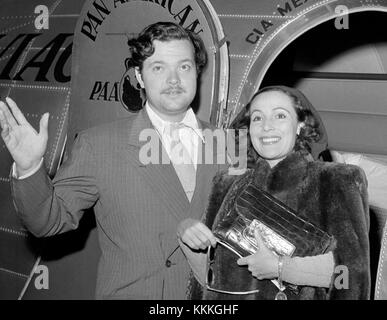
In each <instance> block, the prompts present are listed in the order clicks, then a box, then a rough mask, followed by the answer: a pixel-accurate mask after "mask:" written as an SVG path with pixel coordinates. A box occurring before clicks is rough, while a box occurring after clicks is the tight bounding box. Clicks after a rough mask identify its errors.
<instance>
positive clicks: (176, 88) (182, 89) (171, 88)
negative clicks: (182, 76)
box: [161, 86, 185, 94]
mask: <svg viewBox="0 0 387 320" xmlns="http://www.w3.org/2000/svg"><path fill="white" fill-rule="evenodd" d="M174 91H177V92H179V93H182V92H185V90H184V88H182V87H180V86H176V87H168V88H166V89H164V90H163V91H161V93H166V94H169V93H171V92H174Z"/></svg>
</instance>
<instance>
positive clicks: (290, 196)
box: [191, 151, 370, 300]
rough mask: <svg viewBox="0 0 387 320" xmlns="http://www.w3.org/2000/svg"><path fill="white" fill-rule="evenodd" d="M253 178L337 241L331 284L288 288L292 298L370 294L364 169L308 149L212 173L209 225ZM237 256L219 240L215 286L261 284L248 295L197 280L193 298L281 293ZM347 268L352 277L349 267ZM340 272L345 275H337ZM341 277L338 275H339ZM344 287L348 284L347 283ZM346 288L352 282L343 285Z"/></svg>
mask: <svg viewBox="0 0 387 320" xmlns="http://www.w3.org/2000/svg"><path fill="white" fill-rule="evenodd" d="M249 181H254V182H255V184H256V185H257V186H258V187H260V188H261V189H263V190H265V191H267V192H269V193H270V194H272V195H273V196H274V197H276V198H277V199H279V200H280V201H282V202H284V203H285V204H286V205H288V206H289V207H291V208H293V209H294V210H295V211H296V212H297V214H298V215H299V216H301V217H303V218H304V219H306V220H308V221H309V222H311V223H313V224H315V225H316V226H318V227H320V228H321V229H323V230H324V231H326V232H327V233H329V234H330V235H332V236H333V237H334V238H335V240H336V245H335V248H334V249H333V255H334V260H335V271H336V272H335V273H334V274H333V276H332V281H331V286H330V288H329V289H328V288H316V287H307V286H303V287H301V286H298V287H294V288H293V289H292V288H290V289H289V288H288V289H286V291H285V292H286V293H287V295H288V299H369V297H370V258H369V240H368V232H369V213H368V200H367V181H366V178H365V175H364V173H363V171H362V170H361V169H360V168H358V167H356V166H351V165H343V164H338V163H328V162H320V161H313V159H312V158H311V157H310V155H309V154H308V153H307V152H305V151H299V152H293V153H292V154H290V155H289V156H288V157H287V158H285V159H284V160H282V161H281V162H279V163H278V164H277V165H276V166H275V167H273V168H270V166H269V164H268V163H267V162H266V161H265V160H263V159H259V160H258V161H257V163H256V164H255V166H254V167H253V168H250V169H247V171H246V172H245V173H244V174H242V175H239V176H236V175H229V174H228V172H227V171H224V172H221V173H219V174H218V175H217V176H216V177H215V178H214V185H213V189H212V193H211V195H210V199H209V205H208V208H207V211H206V215H205V223H206V225H207V226H208V227H209V228H210V229H211V228H213V226H214V225H215V224H216V221H218V220H219V219H221V218H222V216H223V215H224V214H225V212H226V210H224V208H225V207H227V206H229V205H232V204H233V202H234V201H235V199H236V198H237V197H238V194H239V193H240V191H241V190H242V189H243V186H244V185H246V183H247V182H249ZM237 259H238V257H237V256H236V255H235V254H233V253H231V252H230V251H229V250H227V249H225V248H224V247H223V246H220V245H218V246H217V247H216V249H215V258H214V264H213V272H214V274H213V276H214V280H213V281H214V283H215V284H216V285H217V288H220V287H219V286H220V285H221V287H222V288H226V289H230V290H232V291H248V290H252V289H256V288H258V289H260V291H259V292H258V293H254V294H249V295H230V294H222V293H217V292H213V291H210V290H207V289H205V288H203V287H201V286H200V284H199V283H198V282H196V281H195V280H193V282H192V286H191V298H192V299H222V300H223V299H224V300H227V299H269V300H273V299H274V297H275V295H276V293H277V292H278V289H277V287H276V286H275V285H274V284H273V283H272V282H271V281H270V280H257V279H256V278H254V277H253V276H252V275H251V273H250V272H249V271H248V270H247V268H246V267H241V266H238V265H237V263H236V260H237ZM337 266H346V267H347V268H348V274H347V275H348V278H347V279H348V282H346V279H345V276H346V274H344V273H345V271H344V272H343V269H341V268H337ZM340 276H342V277H344V278H339V277H340ZM336 277H337V279H336ZM343 287H344V288H343ZM345 287H348V288H347V289H345Z"/></svg>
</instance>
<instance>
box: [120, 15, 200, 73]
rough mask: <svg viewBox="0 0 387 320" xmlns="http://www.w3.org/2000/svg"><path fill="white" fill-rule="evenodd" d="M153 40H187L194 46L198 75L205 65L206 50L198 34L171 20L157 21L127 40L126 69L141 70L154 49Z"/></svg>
mask: <svg viewBox="0 0 387 320" xmlns="http://www.w3.org/2000/svg"><path fill="white" fill-rule="evenodd" d="M154 40H159V41H170V40H188V41H190V42H191V43H192V45H193V47H194V51H195V54H194V55H195V64H196V71H197V73H198V75H199V74H200V73H201V72H202V71H203V69H204V68H205V66H206V65H207V52H206V49H205V47H204V44H203V41H202V39H201V38H200V37H199V36H198V35H196V34H195V33H193V32H192V31H190V30H186V29H184V28H183V27H181V26H179V25H178V24H176V23H173V22H157V23H154V24H151V25H150V26H148V27H146V28H145V29H144V30H143V31H142V32H141V33H140V34H139V35H138V37H137V38H133V39H129V40H128V46H129V57H128V58H127V59H126V60H125V66H126V69H127V70H128V69H129V68H131V67H138V68H140V71H141V69H142V67H143V63H144V61H145V60H146V59H147V58H149V57H150V56H151V55H152V54H153V53H154V51H155V48H154V46H153V41H154Z"/></svg>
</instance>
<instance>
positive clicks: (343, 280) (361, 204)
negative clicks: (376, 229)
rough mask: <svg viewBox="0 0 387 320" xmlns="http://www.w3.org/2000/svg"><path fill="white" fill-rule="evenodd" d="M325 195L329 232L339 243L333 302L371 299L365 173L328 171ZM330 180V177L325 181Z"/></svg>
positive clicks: (347, 168)
mask: <svg viewBox="0 0 387 320" xmlns="http://www.w3.org/2000/svg"><path fill="white" fill-rule="evenodd" d="M328 176H329V178H328V179H324V180H325V186H324V188H323V190H322V193H323V194H324V193H325V197H323V198H322V199H321V201H323V202H326V203H325V208H328V210H327V212H326V215H327V216H326V219H327V225H328V232H329V233H330V234H332V235H334V236H335V238H336V240H337V245H336V248H335V249H334V251H333V253H334V259H335V273H334V275H333V279H332V280H333V281H332V286H331V288H330V292H329V294H330V298H331V299H351V300H352V299H353V300H355V299H356V300H357V299H369V298H370V281H371V280H370V250H369V237H368V234H369V228H370V219H369V208H368V195H367V180H366V178H365V174H364V172H363V171H362V170H361V169H360V168H358V167H356V166H351V165H339V166H336V167H335V168H334V169H333V170H329V173H328ZM326 178H327V177H326ZM323 184H324V183H323Z"/></svg>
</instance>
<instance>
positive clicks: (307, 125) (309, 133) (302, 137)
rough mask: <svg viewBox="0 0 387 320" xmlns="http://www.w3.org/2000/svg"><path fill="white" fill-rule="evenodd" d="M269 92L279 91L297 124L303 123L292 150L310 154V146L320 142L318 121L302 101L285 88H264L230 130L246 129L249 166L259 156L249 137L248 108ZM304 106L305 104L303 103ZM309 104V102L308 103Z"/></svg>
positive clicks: (252, 99)
mask: <svg viewBox="0 0 387 320" xmlns="http://www.w3.org/2000/svg"><path fill="white" fill-rule="evenodd" d="M293 90H294V89H293ZM270 91H279V92H282V93H284V94H286V95H287V96H288V97H289V98H290V99H291V100H292V103H293V107H294V110H295V111H296V114H297V119H298V121H299V122H303V123H304V126H303V127H302V128H301V130H300V133H299V134H298V135H297V138H296V142H295V146H294V150H295V151H299V150H307V151H308V152H311V147H310V145H311V144H313V143H316V142H318V141H319V140H320V138H321V136H322V132H321V130H320V128H321V125H320V121H319V119H318V118H317V117H315V116H314V114H313V112H312V111H311V110H310V109H309V107H308V106H305V105H303V101H301V99H300V98H299V97H298V96H297V95H295V94H294V93H293V92H292V91H290V90H287V88H286V87H282V86H278V87H266V88H263V89H261V90H259V91H258V92H257V93H255V94H254V96H253V97H252V98H251V100H250V102H249V103H248V104H247V105H246V107H245V108H244V110H243V111H242V112H241V113H239V115H238V116H237V117H236V118H235V119H234V121H233V122H232V124H231V128H232V129H247V131H248V135H247V162H248V164H249V165H252V164H254V163H255V162H256V161H257V160H258V158H259V155H258V154H257V152H256V151H255V149H254V147H253V145H252V143H251V137H250V130H249V128H250V108H251V104H252V102H253V101H254V99H255V98H256V97H257V96H259V95H260V94H261V93H264V92H270ZM304 103H305V104H306V103H307V102H304ZM308 103H309V102H308ZM237 144H238V136H237V141H236V147H238V145H237Z"/></svg>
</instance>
